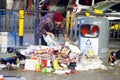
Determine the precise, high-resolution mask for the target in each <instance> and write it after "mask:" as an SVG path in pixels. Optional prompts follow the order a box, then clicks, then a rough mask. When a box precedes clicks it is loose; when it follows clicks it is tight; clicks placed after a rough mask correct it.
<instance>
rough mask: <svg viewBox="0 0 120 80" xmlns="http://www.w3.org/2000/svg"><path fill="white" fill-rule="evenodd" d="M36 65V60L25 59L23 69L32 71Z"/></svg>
mask: <svg viewBox="0 0 120 80" xmlns="http://www.w3.org/2000/svg"><path fill="white" fill-rule="evenodd" d="M37 63H38V60H33V59H26V60H25V67H24V69H25V70H32V71H34V70H35V66H36V64H37Z"/></svg>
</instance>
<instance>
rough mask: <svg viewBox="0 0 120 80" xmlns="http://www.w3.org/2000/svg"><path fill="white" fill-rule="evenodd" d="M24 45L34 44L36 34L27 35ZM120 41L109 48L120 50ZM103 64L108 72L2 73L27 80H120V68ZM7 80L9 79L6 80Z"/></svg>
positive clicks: (104, 60)
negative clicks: (60, 73) (61, 73)
mask: <svg viewBox="0 0 120 80" xmlns="http://www.w3.org/2000/svg"><path fill="white" fill-rule="evenodd" d="M23 41H24V42H23V43H24V44H34V34H33V33H26V34H25V35H24V40H23ZM119 45H120V41H118V40H117V41H116V40H110V41H109V48H110V49H112V50H116V49H117V50H118V49H119V48H120V46H119ZM102 61H103V64H104V65H105V66H106V67H107V70H101V69H95V70H89V71H80V73H77V74H76V73H73V74H70V75H68V74H64V75H58V74H54V73H41V72H35V71H23V70H21V69H14V70H7V69H3V70H1V71H0V74H1V75H4V76H16V77H19V76H23V77H25V78H26V80H120V66H110V65H109V64H108V59H107V58H105V59H103V60H102ZM6 80H7V79H6Z"/></svg>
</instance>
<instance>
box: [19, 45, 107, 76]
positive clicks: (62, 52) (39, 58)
mask: <svg viewBox="0 0 120 80" xmlns="http://www.w3.org/2000/svg"><path fill="white" fill-rule="evenodd" d="M20 53H21V54H22V55H24V56H26V57H27V58H26V60H25V65H24V69H25V70H33V71H36V72H43V73H46V72H53V73H57V74H65V73H69V72H70V71H71V70H77V71H81V70H87V71H88V70H91V69H104V70H107V68H106V66H104V65H103V64H102V61H101V60H100V59H99V56H97V55H94V52H93V51H92V50H89V51H84V52H81V51H80V50H79V48H78V47H77V46H76V45H74V44H69V45H67V46H66V45H55V46H42V45H41V46H35V45H29V46H28V47H27V49H21V50H20Z"/></svg>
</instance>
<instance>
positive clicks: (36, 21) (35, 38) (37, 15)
mask: <svg viewBox="0 0 120 80" xmlns="http://www.w3.org/2000/svg"><path fill="white" fill-rule="evenodd" d="M35 5H36V6H35V26H34V40H35V45H38V44H39V38H38V36H37V25H38V17H39V0H36V3H35Z"/></svg>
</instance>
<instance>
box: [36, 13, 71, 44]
mask: <svg viewBox="0 0 120 80" xmlns="http://www.w3.org/2000/svg"><path fill="white" fill-rule="evenodd" d="M63 19H64V18H63V16H62V14H61V13H60V12H55V13H48V14H46V15H45V16H44V17H43V18H42V19H41V20H40V23H39V25H38V29H37V33H38V35H39V36H40V37H41V45H47V43H46V41H45V40H44V38H43V35H44V36H46V35H51V34H54V35H55V36H56V37H58V36H59V33H60V32H61V33H62V34H63V36H64V37H65V39H66V40H67V41H69V40H70V39H69V38H68V37H67V34H66V28H65V27H64V25H63Z"/></svg>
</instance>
